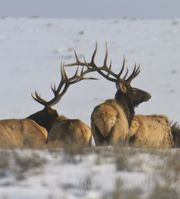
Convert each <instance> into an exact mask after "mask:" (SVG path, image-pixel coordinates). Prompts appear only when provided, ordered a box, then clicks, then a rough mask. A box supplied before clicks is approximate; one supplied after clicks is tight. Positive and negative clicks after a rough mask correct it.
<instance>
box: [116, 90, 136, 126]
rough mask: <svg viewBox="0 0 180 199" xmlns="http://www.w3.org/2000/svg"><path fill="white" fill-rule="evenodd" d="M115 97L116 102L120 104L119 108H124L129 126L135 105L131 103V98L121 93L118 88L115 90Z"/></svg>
mask: <svg viewBox="0 0 180 199" xmlns="http://www.w3.org/2000/svg"><path fill="white" fill-rule="evenodd" d="M115 99H116V100H117V103H118V104H119V105H120V106H121V108H122V109H123V110H124V113H125V115H126V118H127V120H128V124H129V126H130V125H131V121H132V119H133V117H134V114H135V111H134V108H135V106H134V105H133V102H132V100H131V99H130V98H129V97H128V96H127V95H125V94H124V93H122V92H121V91H120V90H118V91H117V92H116V94H115Z"/></svg>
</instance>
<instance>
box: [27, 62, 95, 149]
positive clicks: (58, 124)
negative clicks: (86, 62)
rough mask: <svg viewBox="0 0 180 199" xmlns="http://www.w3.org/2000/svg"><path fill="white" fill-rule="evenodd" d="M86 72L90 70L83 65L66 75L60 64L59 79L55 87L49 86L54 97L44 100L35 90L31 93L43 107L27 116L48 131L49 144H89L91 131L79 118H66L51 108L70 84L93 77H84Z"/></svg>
mask: <svg viewBox="0 0 180 199" xmlns="http://www.w3.org/2000/svg"><path fill="white" fill-rule="evenodd" d="M85 68H86V69H85ZM88 72H90V71H89V69H88V68H87V67H83V68H82V70H81V71H80V72H79V68H77V70H76V72H75V74H74V75H73V76H71V77H68V75H67V73H66V71H65V68H64V65H61V81H60V83H59V85H58V86H57V88H56V86H55V85H54V86H51V90H52V92H53V94H54V97H53V98H52V99H50V100H49V101H46V100H45V99H43V98H42V97H41V96H40V95H39V94H38V93H37V91H35V93H34V94H32V98H33V99H34V100H35V101H36V102H38V103H40V104H41V105H43V106H44V109H43V110H41V111H38V112H36V113H34V114H32V115H30V116H29V117H28V118H29V119H32V120H34V121H35V122H37V123H38V124H39V125H41V126H43V127H44V128H46V130H47V131H48V144H49V145H51V146H52V145H53V143H54V144H56V146H57V145H58V146H65V145H68V144H71V145H73V144H74V145H79V146H88V145H90V143H91V138H92V132H91V129H90V128H89V127H88V126H87V125H86V124H85V123H83V122H82V121H81V120H79V119H68V118H65V117H64V116H59V115H58V113H57V111H56V110H54V109H53V108H52V106H53V105H55V104H57V103H58V102H59V101H60V100H61V98H62V97H63V96H64V94H65V93H66V91H67V90H68V88H69V86H70V85H72V84H75V83H77V82H79V81H81V80H85V79H86V80H87V79H95V78H92V77H84V75H85V74H87V73H88Z"/></svg>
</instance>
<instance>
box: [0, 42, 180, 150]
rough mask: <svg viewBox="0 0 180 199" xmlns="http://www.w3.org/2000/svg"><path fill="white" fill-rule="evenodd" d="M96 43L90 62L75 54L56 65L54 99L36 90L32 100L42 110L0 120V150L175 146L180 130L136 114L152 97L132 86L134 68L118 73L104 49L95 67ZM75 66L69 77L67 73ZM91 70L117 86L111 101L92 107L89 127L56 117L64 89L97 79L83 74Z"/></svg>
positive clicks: (136, 71)
mask: <svg viewBox="0 0 180 199" xmlns="http://www.w3.org/2000/svg"><path fill="white" fill-rule="evenodd" d="M96 54H97V44H96V47H95V50H94V52H93V54H92V57H91V60H90V61H89V62H87V61H86V60H85V58H84V59H83V60H80V59H79V57H78V55H77V53H76V51H75V62H74V63H70V64H61V79H60V82H59V85H58V86H57V87H56V86H55V85H54V86H51V90H52V93H53V98H52V99H50V100H49V101H47V100H45V99H44V98H42V97H41V96H40V95H39V94H38V92H37V91H35V92H34V93H33V94H32V98H33V99H34V100H35V101H36V102H38V103H39V104H41V105H42V106H43V109H42V110H40V111H38V112H36V113H34V114H32V115H30V116H28V117H27V118H24V119H6V120H0V148H41V147H72V146H78V147H88V146H91V144H92V139H94V142H95V145H96V146H102V145H123V144H126V145H127V144H128V145H130V146H135V147H147V148H172V147H179V146H180V128H179V125H178V124H177V123H174V124H172V123H171V122H170V121H169V119H168V118H167V117H166V116H165V115H159V114H157V115H136V114H135V108H136V107H137V106H138V105H140V104H141V103H142V102H147V101H148V100H150V98H151V95H150V94H149V93H148V92H146V91H143V90H140V89H138V88H134V87H132V85H131V84H132V81H133V79H135V78H136V77H137V76H138V75H139V73H140V66H137V65H135V66H134V69H133V71H132V72H131V73H129V70H128V69H126V67H125V59H124V60H123V63H122V66H121V67H120V69H119V71H118V72H114V71H113V69H112V63H111V62H110V64H108V61H107V60H108V49H107V45H106V53H105V57H104V60H103V64H102V65H101V66H98V65H97V64H96V63H95V57H96ZM68 67H75V72H74V74H73V75H71V76H70V77H69V75H68V74H67V71H66V69H67V68H68ZM93 72H96V73H98V74H99V75H100V76H102V77H103V78H105V79H106V80H108V81H110V82H114V83H115V85H116V89H117V91H116V93H115V96H114V98H112V99H107V100H106V101H104V102H102V103H101V104H99V105H97V106H96V107H95V108H94V110H93V111H92V114H91V128H90V127H89V126H88V125H87V124H85V123H84V122H82V121H81V120H79V119H69V118H66V117H65V116H63V115H59V114H58V113H57V111H56V110H54V109H53V108H52V107H53V105H55V104H57V103H58V102H59V101H60V100H61V99H62V97H63V96H64V94H65V93H66V92H67V90H68V88H69V87H70V86H71V85H72V84H75V83H78V82H80V81H82V80H97V79H96V78H94V77H89V76H87V75H88V74H92V73H93Z"/></svg>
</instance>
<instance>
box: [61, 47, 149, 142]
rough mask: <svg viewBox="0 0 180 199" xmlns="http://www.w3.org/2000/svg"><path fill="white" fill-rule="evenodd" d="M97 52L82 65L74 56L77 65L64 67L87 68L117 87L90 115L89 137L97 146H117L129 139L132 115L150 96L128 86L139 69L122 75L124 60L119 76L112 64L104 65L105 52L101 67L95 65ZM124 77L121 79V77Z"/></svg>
mask: <svg viewBox="0 0 180 199" xmlns="http://www.w3.org/2000/svg"><path fill="white" fill-rule="evenodd" d="M96 52H97V44H96V48H95V50H94V52H93V55H92V57H91V61H90V62H86V60H85V59H84V61H81V60H80V59H79V58H78V56H77V53H76V52H75V58H76V62H75V63H71V64H67V65H65V66H67V67H68V66H77V65H78V66H87V67H88V68H89V69H91V70H92V71H96V72H98V73H99V74H100V75H101V76H103V77H104V78H105V79H107V80H109V81H111V82H114V83H115V84H116V88H117V92H116V94H115V97H114V99H109V100H106V101H105V102H103V103H101V104H99V105H98V106H96V107H95V108H94V110H93V112H92V115H91V127H92V133H93V136H94V139H95V143H96V145H103V144H113V145H114V144H119V143H121V142H127V141H128V139H129V128H130V126H131V122H132V119H133V117H134V114H135V111H134V109H135V107H136V106H138V105H139V104H140V103H142V102H145V101H148V100H149V99H150V97H151V96H150V94H149V93H147V92H146V91H143V90H140V89H138V88H133V87H132V86H131V81H132V80H133V79H134V78H135V77H137V76H138V74H139V73H140V66H136V65H135V66H134V69H133V71H132V73H131V74H130V75H129V76H128V73H129V71H128V69H127V70H126V72H125V74H124V75H123V73H124V69H125V59H124V61H123V64H122V67H121V69H120V71H119V72H118V73H115V72H113V71H112V64H111V63H110V64H109V65H108V64H107V59H108V50H107V45H106V53H105V58H104V62H103V65H102V66H97V65H96V63H95V56H96ZM121 76H123V77H121Z"/></svg>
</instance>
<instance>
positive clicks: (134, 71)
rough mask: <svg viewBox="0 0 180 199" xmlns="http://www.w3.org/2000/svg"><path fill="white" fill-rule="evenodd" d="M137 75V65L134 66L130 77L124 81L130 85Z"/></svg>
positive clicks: (138, 70)
mask: <svg viewBox="0 0 180 199" xmlns="http://www.w3.org/2000/svg"><path fill="white" fill-rule="evenodd" d="M139 73H140V65H138V66H137V65H136V64H135V66H134V69H133V71H132V73H131V75H130V76H129V77H128V78H127V79H126V81H127V82H128V83H131V81H132V80H133V79H134V78H135V77H137V76H138V75H139Z"/></svg>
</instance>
